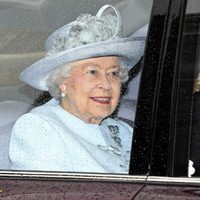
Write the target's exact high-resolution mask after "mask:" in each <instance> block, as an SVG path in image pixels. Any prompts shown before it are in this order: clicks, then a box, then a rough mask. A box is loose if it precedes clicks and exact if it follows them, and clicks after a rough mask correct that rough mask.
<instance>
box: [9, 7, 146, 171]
mask: <svg viewBox="0 0 200 200" xmlns="http://www.w3.org/2000/svg"><path fill="white" fill-rule="evenodd" d="M109 7H110V8H112V10H113V13H114V14H115V15H111V14H105V12H104V10H105V9H107V8H109ZM120 22H121V21H120V15H119V12H118V11H117V10H116V9H115V8H114V7H112V6H110V5H105V6H103V7H102V8H101V9H100V10H99V11H98V13H97V15H96V16H92V15H90V14H82V15H80V16H79V17H78V18H77V20H75V21H73V22H71V23H69V24H67V25H65V26H63V27H62V28H60V29H58V30H57V31H55V32H54V33H53V34H51V35H50V37H49V38H48V39H47V42H46V45H45V47H46V50H47V56H46V57H45V58H44V59H42V60H40V61H38V62H36V63H34V64H33V65H31V66H30V67H28V68H27V69H25V70H24V71H23V72H22V73H21V75H20V78H21V80H23V81H25V82H26V83H28V84H29V85H31V86H32V87H35V88H37V89H39V90H43V91H49V93H50V94H51V95H52V96H53V97H54V98H53V99H52V100H50V101H49V102H47V103H46V104H44V105H42V106H39V107H36V108H34V109H33V110H31V112H30V113H27V114H25V115H23V116H22V117H20V118H19V119H18V120H17V122H16V124H15V126H14V128H13V131H12V136H11V142H10V152H9V156H10V161H11V168H12V169H17V170H42V171H44V170H49V171H65V172H100V173H128V168H129V159H130V150H131V140H132V128H131V127H130V126H128V125H127V124H125V123H123V122H121V121H118V120H116V119H112V118H109V116H110V115H111V114H112V113H113V111H114V110H115V109H116V107H117V105H118V102H119V98H120V87H121V83H122V82H124V81H126V80H127V79H128V70H129V69H130V68H131V67H133V66H134V65H135V64H136V63H137V62H138V60H139V59H140V58H141V56H142V53H143V48H144V41H143V40H141V38H122V37H121V36H120V34H121V32H122V31H121V23H120Z"/></svg>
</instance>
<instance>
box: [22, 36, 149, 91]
mask: <svg viewBox="0 0 200 200" xmlns="http://www.w3.org/2000/svg"><path fill="white" fill-rule="evenodd" d="M144 45H145V38H143V37H138V38H119V39H113V40H107V41H102V42H98V43H92V44H87V45H84V46H80V47H75V48H72V49H68V50H65V51H62V52H59V53H57V54H55V55H53V56H48V57H45V58H43V59H41V60H39V61H37V62H35V63H34V64H32V65H31V66H29V67H28V68H26V69H25V70H24V71H22V73H21V74H20V79H21V80H22V81H24V82H26V83H27V84H29V85H31V86H32V87H34V88H36V89H39V90H43V91H48V88H47V87H46V79H47V78H48V76H49V74H50V73H51V72H52V71H53V70H54V69H55V68H57V67H58V66H61V65H63V64H67V63H70V62H74V61H78V60H83V59H89V58H95V57H103V56H117V57H120V60H121V61H122V63H123V66H124V67H127V68H128V69H131V68H132V67H133V66H134V65H136V64H137V62H138V61H139V60H140V58H141V57H142V55H143V52H144Z"/></svg>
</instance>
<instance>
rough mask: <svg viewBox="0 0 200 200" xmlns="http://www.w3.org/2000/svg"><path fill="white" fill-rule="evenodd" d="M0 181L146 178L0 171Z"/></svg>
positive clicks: (141, 178)
mask: <svg viewBox="0 0 200 200" xmlns="http://www.w3.org/2000/svg"><path fill="white" fill-rule="evenodd" d="M0 179H30V180H35V179H37V180H66V181H77V180H78V181H109V182H110V181H111V182H134V183H145V182H146V179H147V176H145V175H143V176H135V175H124V174H93V173H63V172H39V171H37V172H36V171H30V172H28V171H20V172H19V171H3V170H1V171H0Z"/></svg>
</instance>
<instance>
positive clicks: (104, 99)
mask: <svg viewBox="0 0 200 200" xmlns="http://www.w3.org/2000/svg"><path fill="white" fill-rule="evenodd" d="M90 99H92V100H93V101H95V102H96V103H100V104H110V99H111V98H110V97H90Z"/></svg>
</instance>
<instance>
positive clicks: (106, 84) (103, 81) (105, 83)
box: [99, 74, 111, 90]
mask: <svg viewBox="0 0 200 200" xmlns="http://www.w3.org/2000/svg"><path fill="white" fill-rule="evenodd" d="M99 87H100V88H102V89H104V90H110V89H111V83H110V80H109V78H108V77H107V76H106V74H104V75H102V76H101V78H100V82H99Z"/></svg>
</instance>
